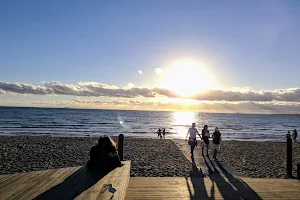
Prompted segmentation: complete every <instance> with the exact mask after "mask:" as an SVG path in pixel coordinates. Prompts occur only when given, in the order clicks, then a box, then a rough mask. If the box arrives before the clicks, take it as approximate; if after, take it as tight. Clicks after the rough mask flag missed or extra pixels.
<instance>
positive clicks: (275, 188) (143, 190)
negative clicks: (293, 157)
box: [126, 177, 300, 200]
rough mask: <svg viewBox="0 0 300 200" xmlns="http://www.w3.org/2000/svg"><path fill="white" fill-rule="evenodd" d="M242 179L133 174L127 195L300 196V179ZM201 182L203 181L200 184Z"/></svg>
mask: <svg viewBox="0 0 300 200" xmlns="http://www.w3.org/2000/svg"><path fill="white" fill-rule="evenodd" d="M241 180H242V181H239V180H233V184H232V185H230V182H229V181H228V180H226V179H222V178H218V179H214V180H212V179H210V178H209V177H207V178H191V177H189V178H187V179H186V178H184V177H174V178H172V177H162V178H154V177H131V178H130V181H129V186H128V189H127V193H126V199H139V200H142V199H198V198H199V199H210V198H212V199H241V198H243V199H300V181H297V180H291V179H251V178H245V179H243V178H241ZM212 181H213V182H212ZM224 181H225V182H224ZM243 181H244V182H245V184H244V183H243ZM201 182H203V185H201V184H199V183H201ZM262 183H263V184H262ZM291 185H292V187H291ZM228 187H230V190H228V189H229V188H228ZM231 187H236V188H237V190H232V188H231ZM196 190H197V192H196V193H195V191H196ZM199 190H202V191H203V192H201V191H199ZM231 191H234V193H231Z"/></svg>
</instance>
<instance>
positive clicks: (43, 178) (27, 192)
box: [11, 169, 58, 200]
mask: <svg viewBox="0 0 300 200" xmlns="http://www.w3.org/2000/svg"><path fill="white" fill-rule="evenodd" d="M57 171H58V169H52V170H48V173H44V174H41V175H40V176H39V178H38V179H36V180H34V181H32V184H31V186H30V182H27V183H26V188H24V189H23V190H22V191H19V195H18V196H16V198H11V199H12V200H14V199H16V200H19V199H20V198H21V197H22V198H24V199H31V198H30V197H31V196H32V194H34V193H36V192H37V191H39V190H40V188H41V187H44V186H45V184H47V181H49V177H51V176H52V175H53V174H55V173H56V172H57Z"/></svg>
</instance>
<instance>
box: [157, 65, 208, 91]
mask: <svg viewBox="0 0 300 200" xmlns="http://www.w3.org/2000/svg"><path fill="white" fill-rule="evenodd" d="M204 67H205V66H204V64H203V63H201V62H199V61H198V62H197V61H195V60H191V59H182V60H177V61H174V62H172V63H171V64H170V65H169V69H168V70H167V71H166V73H165V75H164V77H163V78H162V81H161V84H160V86H161V87H163V88H168V89H171V90H173V91H174V92H176V93H178V94H179V95H181V96H183V97H188V96H191V95H193V94H196V93H198V92H202V91H205V90H207V89H210V88H211V87H212V83H211V78H210V76H209V74H208V73H207V72H206V70H205V68H204Z"/></svg>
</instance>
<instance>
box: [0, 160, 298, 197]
mask: <svg viewBox="0 0 300 200" xmlns="http://www.w3.org/2000/svg"><path fill="white" fill-rule="evenodd" d="M124 163H126V164H125V166H123V167H121V168H116V169H115V170H113V171H111V172H109V173H108V174H98V173H94V172H89V170H87V169H86V168H85V167H70V168H62V169H54V170H43V171H35V172H27V173H20V174H12V175H2V176H0V199H1V200H5V199H9V200H13V199H18V200H19V199H24V200H27V199H51V200H55V199H63V200H67V199H103V200H105V199H116V200H117V199H124V198H125V195H126V199H128V200H130V199H133V200H140V199H141V200H142V199H169V200H176V199H244V200H246V199H258V200H259V199H300V181H299V180H295V179H253V178H238V177H235V176H232V175H231V174H229V173H226V172H225V173H218V171H222V167H221V166H216V168H214V167H212V169H213V170H214V171H212V170H208V173H209V174H208V175H207V176H203V173H202V172H201V170H200V169H199V168H197V167H196V165H194V167H193V170H194V171H198V172H199V173H194V174H193V175H192V176H191V177H131V178H130V174H129V173H130V161H125V162H124ZM216 165H217V164H216ZM223 172H224V170H223ZM128 182H129V185H128ZM109 184H112V186H113V187H114V188H115V189H117V191H116V193H115V194H114V196H112V193H111V192H109V190H108V188H109V186H108V185H109ZM112 197H113V198H112Z"/></svg>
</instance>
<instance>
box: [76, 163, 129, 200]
mask: <svg viewBox="0 0 300 200" xmlns="http://www.w3.org/2000/svg"><path fill="white" fill-rule="evenodd" d="M122 163H123V164H125V165H124V166H122V167H119V168H116V169H114V170H113V171H111V172H110V173H108V174H107V175H106V176H105V177H103V178H102V179H101V180H99V181H98V182H97V183H96V184H94V185H93V186H92V187H90V188H89V189H87V190H86V191H84V192H83V193H81V194H80V195H79V196H77V197H76V200H80V199H82V200H83V199H110V198H111V196H112V193H110V192H108V187H107V185H109V184H112V186H113V187H114V188H116V189H117V191H116V192H115V195H114V199H124V198H125V194H126V193H125V192H126V188H122V187H126V186H127V185H126V182H128V181H129V178H130V165H131V163H130V161H123V162H122Z"/></svg>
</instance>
